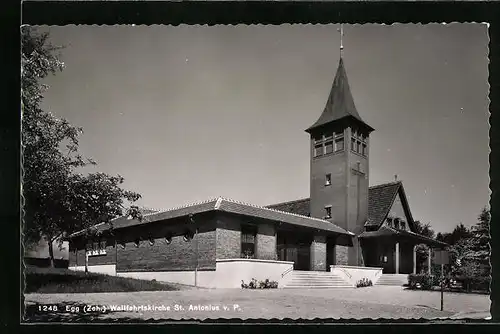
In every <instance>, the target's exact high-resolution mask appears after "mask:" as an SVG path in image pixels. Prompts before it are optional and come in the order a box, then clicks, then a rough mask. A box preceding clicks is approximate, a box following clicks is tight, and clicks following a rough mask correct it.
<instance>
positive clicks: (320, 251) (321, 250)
mask: <svg viewBox="0 0 500 334" xmlns="http://www.w3.org/2000/svg"><path fill="white" fill-rule="evenodd" d="M311 270H318V271H325V270H326V238H325V237H324V236H319V235H317V236H314V239H313V241H312V243H311Z"/></svg>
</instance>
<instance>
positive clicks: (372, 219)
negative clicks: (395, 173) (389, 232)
mask: <svg viewBox="0 0 500 334" xmlns="http://www.w3.org/2000/svg"><path fill="white" fill-rule="evenodd" d="M401 185H402V183H401V181H396V182H391V183H385V184H379V185H376V186H373V187H370V188H369V190H368V220H367V222H366V224H365V226H379V225H380V224H382V222H383V221H384V219H385V217H386V216H387V214H388V213H389V210H390V209H391V206H392V203H394V200H395V199H396V196H397V195H398V191H399V188H400V187H401Z"/></svg>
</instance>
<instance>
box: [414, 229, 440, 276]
mask: <svg viewBox="0 0 500 334" xmlns="http://www.w3.org/2000/svg"><path fill="white" fill-rule="evenodd" d="M414 226H415V233H417V234H420V235H422V236H424V237H427V238H434V234H435V232H434V230H433V229H432V228H431V224H430V223H426V224H423V223H422V222H420V221H419V220H416V221H415V222H414ZM416 253H417V254H416V255H417V256H416V257H417V266H418V267H420V268H422V265H423V264H424V263H425V262H426V260H427V258H428V257H429V252H428V246H426V245H424V244H418V245H417V246H416Z"/></svg>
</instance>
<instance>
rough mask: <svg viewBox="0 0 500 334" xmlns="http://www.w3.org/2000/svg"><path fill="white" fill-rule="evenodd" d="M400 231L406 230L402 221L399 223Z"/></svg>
mask: <svg viewBox="0 0 500 334" xmlns="http://www.w3.org/2000/svg"><path fill="white" fill-rule="evenodd" d="M399 227H400V228H401V229H402V230H406V223H405V222H404V221H401V222H400V226H399Z"/></svg>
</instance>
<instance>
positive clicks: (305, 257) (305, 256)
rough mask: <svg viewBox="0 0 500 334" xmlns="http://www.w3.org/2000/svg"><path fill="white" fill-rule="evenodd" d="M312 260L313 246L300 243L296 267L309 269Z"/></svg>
mask: <svg viewBox="0 0 500 334" xmlns="http://www.w3.org/2000/svg"><path fill="white" fill-rule="evenodd" d="M310 261H311V246H310V245H308V244H303V243H301V244H299V247H298V254H297V262H296V265H295V267H296V269H297V270H309V268H310Z"/></svg>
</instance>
